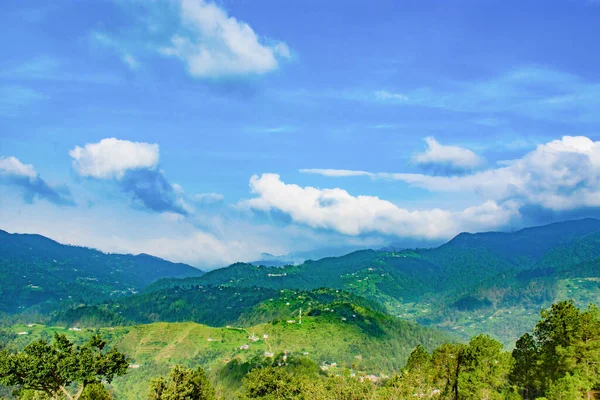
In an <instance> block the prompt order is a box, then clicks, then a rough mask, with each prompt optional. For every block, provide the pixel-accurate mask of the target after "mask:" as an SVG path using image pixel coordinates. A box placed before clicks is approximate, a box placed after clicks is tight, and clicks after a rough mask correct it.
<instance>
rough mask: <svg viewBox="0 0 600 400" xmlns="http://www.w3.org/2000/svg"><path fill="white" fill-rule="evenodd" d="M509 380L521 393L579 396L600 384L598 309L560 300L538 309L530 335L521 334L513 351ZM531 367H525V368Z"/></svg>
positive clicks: (565, 396) (599, 320) (558, 396)
mask: <svg viewBox="0 0 600 400" xmlns="http://www.w3.org/2000/svg"><path fill="white" fill-rule="evenodd" d="M513 357H514V358H515V369H514V370H513V372H512V374H511V381H512V382H513V383H514V384H516V385H518V386H520V387H522V388H523V390H524V394H525V395H527V394H530V393H533V394H536V395H538V394H545V395H546V397H547V398H549V399H554V398H561V397H562V398H563V399H566V398H569V399H571V398H573V399H576V398H577V399H578V398H581V396H583V394H584V393H588V392H589V391H590V390H591V389H592V388H598V387H600V366H599V365H598V362H597V360H598V359H600V313H599V311H598V308H597V307H595V306H593V305H591V306H590V307H588V308H587V309H585V310H583V311H581V310H579V309H578V308H577V307H576V306H575V304H574V303H573V301H562V302H558V303H555V304H553V305H552V307H550V308H549V309H547V310H543V311H542V313H541V319H540V321H539V322H538V324H537V325H536V327H535V329H534V331H533V336H531V335H529V334H525V335H523V337H521V339H519V341H518V342H517V347H516V348H515V350H514V351H513ZM528 367H529V368H530V369H529V371H527V370H526V369H527V368H528Z"/></svg>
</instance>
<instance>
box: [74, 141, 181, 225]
mask: <svg viewBox="0 0 600 400" xmlns="http://www.w3.org/2000/svg"><path fill="white" fill-rule="evenodd" d="M69 155H70V156H71V157H72V158H73V169H74V170H75V172H77V174H79V175H80V176H83V177H88V178H94V179H102V180H114V181H116V182H118V184H119V186H120V187H121V189H122V190H123V191H124V192H126V193H129V194H130V195H131V196H132V198H133V200H134V201H135V202H136V203H137V204H140V205H142V206H143V207H145V208H147V209H149V210H152V211H156V212H172V213H177V214H181V215H187V214H189V213H190V212H191V209H190V207H189V206H188V205H187V204H186V203H185V201H184V199H183V198H182V195H183V189H181V187H180V186H179V185H173V184H171V183H170V182H169V181H168V180H167V178H166V177H165V175H164V173H163V172H162V171H161V170H159V169H158V162H159V147H158V144H150V143H143V142H130V141H128V140H119V139H116V138H108V139H102V140H101V141H100V142H98V143H88V144H86V145H85V146H83V147H80V146H76V147H75V148H74V149H73V150H71V151H70V152H69Z"/></svg>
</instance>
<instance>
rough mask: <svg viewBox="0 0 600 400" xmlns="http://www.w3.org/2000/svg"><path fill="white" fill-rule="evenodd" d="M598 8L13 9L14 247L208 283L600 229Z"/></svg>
mask: <svg viewBox="0 0 600 400" xmlns="http://www.w3.org/2000/svg"><path fill="white" fill-rule="evenodd" d="M599 20H600V3H598V2H596V1H585V0H565V1H555V2H547V1H527V2H516V1H515V2H512V1H485V2H482V1H458V0H457V1H422V0H421V1H378V2H375V3H373V4H370V5H369V6H368V7H366V3H364V2H359V1H328V2H322V1H319V2H317V1H303V2H297V1H286V2H276V1H262V0H252V1H249V0H237V1H219V2H216V3H213V2H207V1H202V0H172V1H168V0H164V1H135V0H119V1H108V0H106V1H93V0H89V1H86V2H72V1H56V2H46V1H28V2H4V3H3V4H1V5H0V33H1V35H0V41H1V48H2V55H1V56H0V57H1V58H0V229H5V230H8V231H10V232H33V233H41V234H44V235H47V236H50V237H52V238H54V239H57V240H59V241H62V242H66V243H71V244H78V245H86V246H91V247H97V248H100V249H102V250H105V251H118V252H132V253H138V252H147V253H152V254H156V255H158V256H162V257H165V258H168V259H171V260H176V261H184V262H188V263H191V264H193V265H196V266H199V267H204V268H212V267H217V266H222V265H226V264H228V263H230V262H234V261H237V260H252V259H256V258H259V257H260V253H261V252H269V253H273V254H285V253H288V252H292V251H305V250H311V249H317V248H322V247H340V246H348V247H351V246H355V247H365V246H366V247H369V246H381V245H385V244H387V243H390V242H410V243H429V242H431V243H439V242H441V241H443V240H446V239H448V238H450V237H452V236H453V235H455V234H457V233H459V232H460V231H465V230H467V231H482V230H494V229H496V230H498V229H515V228H518V227H522V226H527V225H532V224H541V223H546V222H551V221H555V220H561V219H567V218H574V217H581V216H597V215H598V212H597V210H598V206H600V192H599V190H600V181H599V180H598V176H600V142H597V141H598V140H600V129H599V126H600V112H598V111H599V110H600V69H598V67H597V66H598V65H599V64H600V44H599V41H598V37H600V24H599V23H598V21H599Z"/></svg>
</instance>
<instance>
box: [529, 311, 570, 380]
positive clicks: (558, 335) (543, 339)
mask: <svg viewBox="0 0 600 400" xmlns="http://www.w3.org/2000/svg"><path fill="white" fill-rule="evenodd" d="M541 316H542V318H541V319H540V321H539V322H538V323H537V325H536V327H535V330H534V335H535V338H536V340H537V345H538V348H539V351H540V367H541V368H540V371H541V378H542V382H541V383H542V388H543V389H544V391H545V390H547V389H548V387H549V385H550V383H551V382H552V381H555V380H557V379H560V378H562V377H563V376H565V374H566V373H567V372H568V371H569V370H568V368H569V367H568V366H567V365H565V364H564V363H563V362H561V359H562V358H563V357H564V356H565V355H567V354H568V353H571V351H570V350H567V349H570V348H571V346H572V344H573V343H574V342H575V341H576V340H577V338H578V336H579V335H580V326H581V313H580V311H579V309H578V308H577V307H576V306H575V303H574V302H573V300H568V301H561V302H558V303H555V304H552V306H551V307H550V309H549V310H542V312H541Z"/></svg>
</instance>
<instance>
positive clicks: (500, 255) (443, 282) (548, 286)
mask: <svg viewBox="0 0 600 400" xmlns="http://www.w3.org/2000/svg"><path fill="white" fill-rule="evenodd" d="M598 259H600V220H596V219H582V220H576V221H567V222H561V223H555V224H550V225H546V226H540V227H532V228H526V229H522V230H519V231H516V232H487V233H474V234H471V233H461V234H459V235H457V236H456V237H455V238H454V239H452V240H450V241H449V242H448V243H446V244H443V245H441V246H439V247H436V248H432V249H415V250H401V251H376V250H360V251H356V252H353V253H350V254H347V255H345V256H341V257H329V258H324V259H321V260H318V261H306V262H304V263H303V264H301V265H296V266H284V267H281V268H277V269H273V268H268V267H263V266H254V265H250V264H243V263H237V264H233V265H231V266H229V267H227V268H223V269H218V270H214V271H210V272H208V273H206V274H205V275H203V276H201V277H199V278H187V279H181V280H173V279H163V280H159V281H157V282H156V283H154V284H152V285H150V286H149V287H148V288H147V289H146V291H153V290H160V289H165V288H169V287H174V286H179V287H189V286H193V285H212V286H219V285H221V286H226V287H232V288H252V287H261V288H267V289H272V290H282V289H301V290H312V289H316V288H319V287H323V286H327V287H329V288H333V289H338V290H345V291H348V292H351V293H354V294H356V295H359V296H362V297H365V298H367V299H369V300H371V301H376V302H378V303H379V304H381V305H383V306H384V307H385V308H386V309H387V311H388V312H390V313H391V314H393V315H396V316H400V317H403V318H407V319H410V320H414V321H419V322H421V323H425V324H434V325H436V326H439V327H442V328H445V329H450V330H452V331H456V332H457V333H459V334H462V335H464V336H465V337H467V336H468V335H473V334H475V333H479V332H482V331H485V332H488V333H491V334H492V335H494V336H495V337H497V338H499V339H501V340H502V341H503V342H505V343H507V344H510V343H512V342H513V341H514V340H515V339H516V338H517V337H518V336H520V334H521V333H522V332H524V331H525V330H529V329H530V328H531V326H530V325H527V324H529V323H532V321H533V319H534V318H536V317H537V315H538V313H539V310H540V308H541V307H544V306H548V305H549V304H550V303H551V302H552V301H553V300H556V299H558V297H557V296H558V293H559V289H558V287H559V286H560V285H565V284H567V283H565V282H564V279H567V278H568V279H578V278H580V277H581V278H586V279H594V278H596V277H600V271H597V270H595V269H594V268H591V267H590V265H595V264H593V262H594V260H598ZM586 263H587V264H586ZM590 263H592V264H590ZM577 265H582V266H583V265H586V266H587V269H585V271H584V269H582V268H583V267H578V268H579V269H577V268H575V266H577ZM579 271H580V272H579ZM571 290H572V289H571ZM576 290H580V291H584V290H585V291H586V293H587V294H584V293H581V297H582V298H586V297H587V298H589V296H593V295H591V294H590V293H589V288H587V289H582V288H579V289H576ZM501 292H503V293H506V294H507V295H506V300H501V299H503V298H504V297H502V296H500V295H499V293H501ZM521 302H522V304H523V305H524V307H525V308H524V310H522V311H519V312H514V310H513V309H512V308H514V307H518V305H519V304H520V303H521ZM499 316H502V317H501V318H498V317H499ZM524 316H527V317H526V318H525V317H524ZM496 319H497V320H498V322H497V323H496V322H495V321H496Z"/></svg>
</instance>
